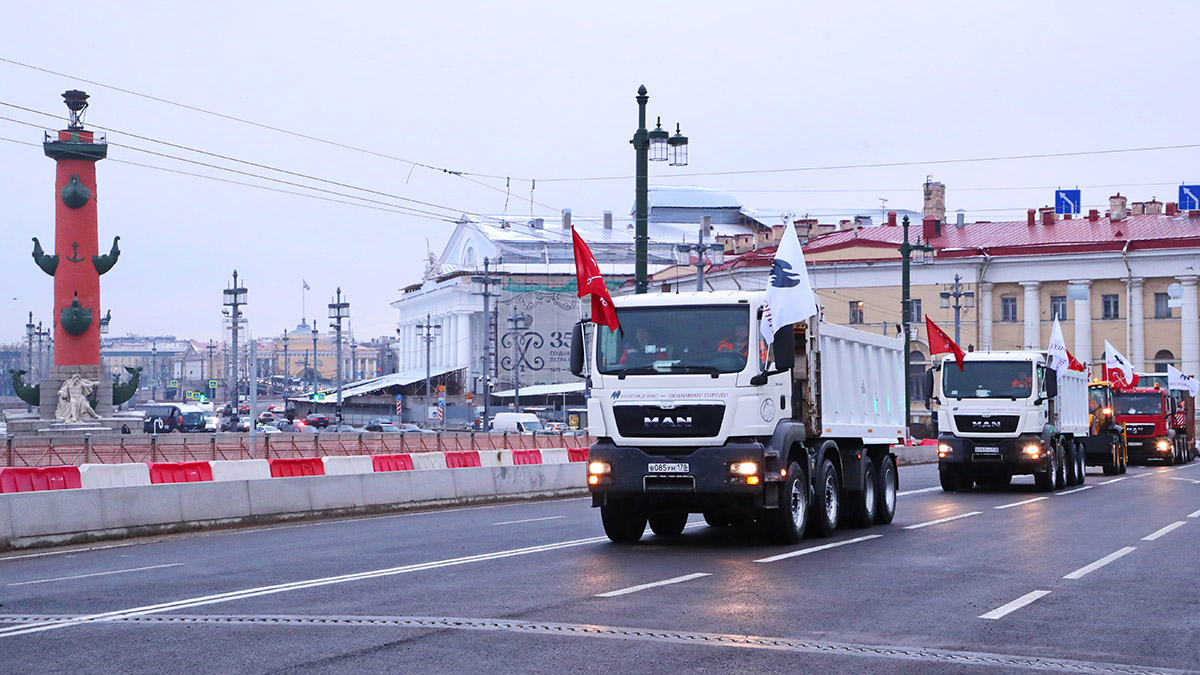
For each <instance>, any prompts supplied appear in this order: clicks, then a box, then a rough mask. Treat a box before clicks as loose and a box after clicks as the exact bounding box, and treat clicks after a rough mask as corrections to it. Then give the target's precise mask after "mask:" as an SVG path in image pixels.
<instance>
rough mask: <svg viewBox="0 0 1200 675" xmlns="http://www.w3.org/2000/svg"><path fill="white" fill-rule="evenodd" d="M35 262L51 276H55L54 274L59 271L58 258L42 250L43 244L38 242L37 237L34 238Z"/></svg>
mask: <svg viewBox="0 0 1200 675" xmlns="http://www.w3.org/2000/svg"><path fill="white" fill-rule="evenodd" d="M33 262H35V263H37V266H38V267H40V268H42V271H43V272H45V273H46V274H49V275H50V276H54V272H55V271H57V270H58V256H56V255H46V252H45V251H43V250H42V242H40V241H38V238H37V237H34V238H33Z"/></svg>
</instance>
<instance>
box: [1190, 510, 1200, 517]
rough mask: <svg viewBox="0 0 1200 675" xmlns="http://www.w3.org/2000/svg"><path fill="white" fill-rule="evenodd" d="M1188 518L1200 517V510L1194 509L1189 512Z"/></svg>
mask: <svg viewBox="0 0 1200 675" xmlns="http://www.w3.org/2000/svg"><path fill="white" fill-rule="evenodd" d="M1188 518H1200V511H1193V512H1191V513H1189V514H1188Z"/></svg>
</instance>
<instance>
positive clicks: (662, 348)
mask: <svg viewBox="0 0 1200 675" xmlns="http://www.w3.org/2000/svg"><path fill="white" fill-rule="evenodd" d="M619 318H620V321H621V331H617V332H613V331H611V330H609V329H608V328H607V327H600V328H599V334H598V336H597V338H598V339H597V346H596V365H597V368H598V369H599V371H600V372H601V373H602V374H605V375H621V374H626V375H657V374H662V373H710V374H712V373H736V372H740V371H741V370H743V369H744V368H745V367H746V359H747V357H748V355H750V354H754V355H755V357H756V358H758V359H763V360H765V357H766V354H767V349H766V343H765V342H763V341H762V339H761V337H759V335H758V332H757V331H755V332H754V334H753V335H751V331H750V308H749V307H747V306H745V305H733V306H726V307H703V306H701V307H697V306H684V307H653V308H651V307H638V308H630V309H622V310H621V311H620V314H619Z"/></svg>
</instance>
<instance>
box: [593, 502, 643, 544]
mask: <svg viewBox="0 0 1200 675" xmlns="http://www.w3.org/2000/svg"><path fill="white" fill-rule="evenodd" d="M600 522H602V523H604V534H606V535H608V538H609V539H611V540H613V541H615V542H617V543H618V544H632V543H635V542H636V541H637V540H639V539H641V538H642V533H643V532H645V531H646V512H645V511H642V510H641V509H637V508H634V507H633V505H631V504H621V503H617V504H608V505H606V506H601V507H600Z"/></svg>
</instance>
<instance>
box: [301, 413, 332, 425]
mask: <svg viewBox="0 0 1200 675" xmlns="http://www.w3.org/2000/svg"><path fill="white" fill-rule="evenodd" d="M304 422H305V423H306V424H308V425H309V426H311V427H316V428H318V429H324V428H325V427H327V426H329V416H328V415H325V414H322V413H309V414H308V417H305V418H304Z"/></svg>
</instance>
